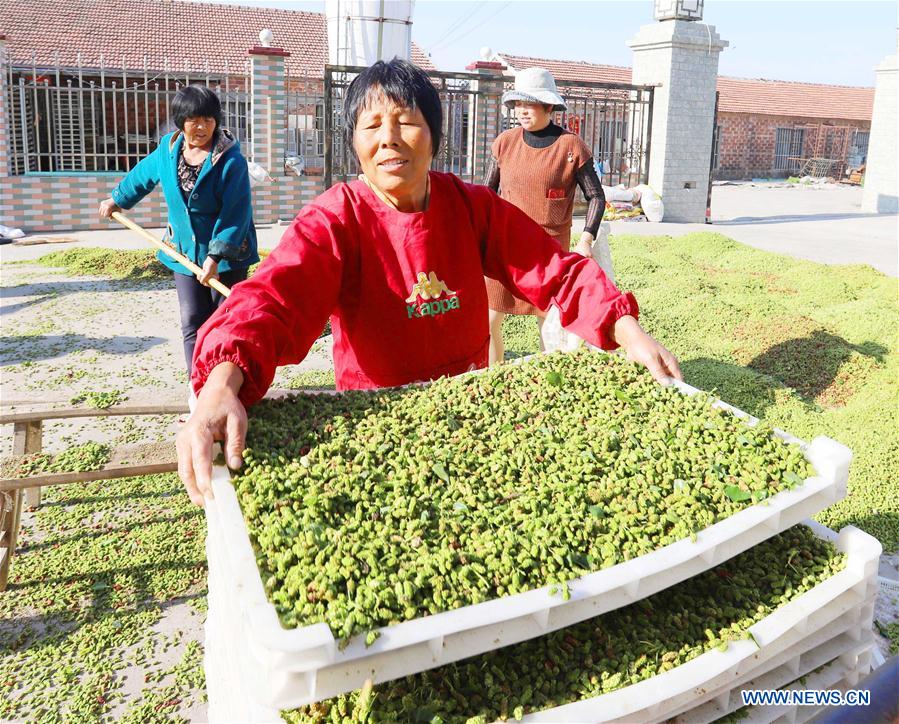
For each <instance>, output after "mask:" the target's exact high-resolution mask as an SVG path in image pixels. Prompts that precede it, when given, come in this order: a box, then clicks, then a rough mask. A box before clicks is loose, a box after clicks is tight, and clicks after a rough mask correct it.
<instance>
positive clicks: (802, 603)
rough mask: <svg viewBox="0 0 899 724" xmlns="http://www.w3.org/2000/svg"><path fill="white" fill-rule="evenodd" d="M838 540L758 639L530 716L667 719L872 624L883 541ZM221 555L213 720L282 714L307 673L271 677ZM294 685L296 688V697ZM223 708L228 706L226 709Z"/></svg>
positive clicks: (212, 617) (212, 632)
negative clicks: (832, 562) (826, 566)
mask: <svg viewBox="0 0 899 724" xmlns="http://www.w3.org/2000/svg"><path fill="white" fill-rule="evenodd" d="M824 530H825V531H826V529H824ZM828 532H829V531H828ZM836 544H837V547H838V548H839V549H840V550H841V551H843V552H844V553H846V554H847V556H848V560H847V566H846V568H845V569H844V570H842V571H840V572H839V573H838V574H836V575H835V576H833V577H832V578H830V579H828V580H827V581H824V582H823V583H821V584H819V585H818V586H816V587H815V588H814V589H813V590H811V591H808V592H807V593H805V594H803V595H802V596H800V597H799V598H797V599H796V600H794V601H792V602H790V603H789V604H787V605H786V606H784V607H782V608H781V609H778V610H777V611H776V612H775V613H773V614H771V615H769V616H767V617H766V618H765V619H763V620H762V621H760V622H759V623H757V624H755V625H754V626H753V627H752V628H751V629H750V630H751V632H752V634H753V637H754V640H755V641H757V642H758V644H759V645H756V643H754V642H753V640H745V641H739V642H735V643H732V644H731V645H730V646H729V648H728V649H727V651H726V652H720V651H717V650H715V651H711V652H708V653H706V654H703V655H702V656H700V657H697V658H696V659H694V660H693V661H691V662H688V663H687V664H684V665H682V666H679V667H677V668H676V669H672V670H671V671H668V672H666V673H665V674H662V675H660V676H656V677H653V678H652V679H650V680H647V681H643V682H640V683H638V684H634V685H632V686H629V687H627V688H625V689H621V690H619V691H616V692H612V693H610V694H606V695H603V696H600V697H595V698H594V699H590V700H585V701H581V702H575V703H572V704H568V705H565V706H562V707H557V708H555V709H551V710H545V711H543V712H537V713H534V714H531V715H529V717H526V720H527V721H553V722H558V721H608V720H613V719H626V720H629V721H634V720H639V721H654V720H657V719H666V718H668V717H670V716H673V715H674V714H676V713H677V712H680V711H684V710H689V709H690V708H691V707H695V706H696V704H697V703H701V702H702V701H704V700H705V699H707V698H709V697H715V696H720V692H721V691H723V690H728V689H730V688H732V687H733V686H734V682H735V681H738V680H739V679H741V678H746V677H751V676H755V675H757V673H758V672H759V671H760V670H762V669H763V668H764V665H765V662H766V661H772V663H771V664H770V666H777V665H780V663H782V662H780V660H779V659H778V658H777V657H778V656H780V657H781V658H783V657H784V656H786V657H787V658H788V657H789V656H792V655H794V653H795V652H797V651H800V652H801V650H802V649H801V647H800V642H802V641H806V642H807V643H808V644H809V645H818V644H820V643H821V642H822V641H826V640H827V639H828V638H830V637H833V636H834V635H836V634H839V633H840V632H841V630H844V629H847V628H849V629H852V628H855V629H857V628H859V627H861V628H862V630H864V629H865V628H867V629H868V630H870V618H871V613H872V605H871V601H870V599H871V597H872V596H873V595H874V592H875V591H876V586H877V583H876V570H877V560H878V557H879V554H880V545H879V543H877V541H876V540H875V539H873V538H871V537H870V536H868V535H867V534H865V533H862V532H861V531H859V530H857V529H855V528H846V529H844V530H843V531H842V532H841V533H840V534H839V536H838V538H837V541H836ZM211 545H212V543H211ZM221 562H222V561H221V559H220V558H215V557H213V559H211V560H210V574H209V619H208V623H207V635H208V638H207V643H208V646H207V651H206V655H207V686H208V690H209V701H210V714H209V716H210V720H214V721H237V720H240V719H244V720H246V719H250V720H253V721H269V720H271V721H276V720H277V719H278V709H281V708H290V707H293V706H299V705H301V703H305V702H301V703H296V704H294V703H287V704H281V703H277V704H272V703H271V702H270V701H269V700H267V699H266V697H265V696H264V694H265V692H266V690H267V689H268V688H269V687H271V685H272V684H274V686H276V687H277V688H278V689H279V691H282V692H285V696H284V697H283V698H285V699H290V698H294V699H300V698H302V697H303V696H305V692H306V689H305V687H306V686H307V685H308V676H309V674H298V673H293V674H290V673H287V674H275V676H276V677H277V679H278V680H277V681H276V682H272V681H270V678H269V677H271V676H272V674H271V673H270V672H267V671H266V670H265V669H264V668H263V667H261V666H259V664H258V661H257V660H256V657H255V656H254V655H253V649H252V646H251V644H250V642H249V640H248V639H247V631H246V630H245V629H244V627H243V626H242V625H241V623H240V619H239V618H236V616H237V612H238V611H239V607H238V606H237V603H236V600H235V599H234V597H233V596H231V595H229V593H228V591H227V587H226V586H225V585H224V581H223V580H222V578H220V577H219V574H220V573H221V570H220V565H219V564H221ZM216 626H218V627H219V628H218V629H217V632H216V628H215V627H216ZM822 630H824V633H822ZM216 638H217V639H218V640H215V639H216ZM223 639H224V641H223ZM760 646H761V648H760ZM224 648H227V649H229V651H230V653H228V655H227V659H228V660H229V661H230V663H229V664H225V663H224V661H223V660H220V658H221V657H224V656H225V654H224V653H222V650H223V649H224ZM217 666H218V668H216V667H217ZM770 666H769V667H770ZM335 688H339V687H335ZM241 690H242V693H241ZM292 691H296V692H297V694H298V695H297V696H296V697H291V696H290V693H291V692H292ZM235 697H237V699H236V700H235ZM325 698H327V697H325ZM224 699H231V703H230V704H228V705H226V706H222V705H221V704H220V703H219V702H221V701H223V700H224ZM222 711H223V712H226V713H224V714H221V715H220V714H219V712H222ZM597 712H599V714H598V713H597Z"/></svg>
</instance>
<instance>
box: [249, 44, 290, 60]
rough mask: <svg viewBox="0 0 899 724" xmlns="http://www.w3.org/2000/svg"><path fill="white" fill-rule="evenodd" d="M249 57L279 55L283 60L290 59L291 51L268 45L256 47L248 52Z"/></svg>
mask: <svg viewBox="0 0 899 724" xmlns="http://www.w3.org/2000/svg"><path fill="white" fill-rule="evenodd" d="M247 54H248V55H277V56H279V57H281V58H289V57H290V51H288V50H284V48H272V47H269V46H267V45H254V46H253V47H252V48H250V49H249V50H248V51H247Z"/></svg>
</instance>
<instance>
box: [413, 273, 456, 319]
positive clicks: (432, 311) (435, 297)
mask: <svg viewBox="0 0 899 724" xmlns="http://www.w3.org/2000/svg"><path fill="white" fill-rule="evenodd" d="M458 308H459V296H458V295H457V294H456V292H454V291H453V290H452V289H450V288H449V287H448V286H447V285H446V283H445V282H443V281H441V280H440V279H438V278H437V275H436V274H435V273H434V272H430V273H428V274H425V273H424V272H418V281H417V282H415V284H413V285H412V292H411V293H410V294H409V296H408V297H407V299H406V317H407V318H408V319H413V318H416V319H417V318H419V317H433V316H435V315H438V314H446V313H447V312H449V311H451V310H453V309H458Z"/></svg>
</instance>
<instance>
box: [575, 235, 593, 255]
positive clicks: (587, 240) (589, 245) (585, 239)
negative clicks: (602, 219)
mask: <svg viewBox="0 0 899 724" xmlns="http://www.w3.org/2000/svg"><path fill="white" fill-rule="evenodd" d="M572 251H573V252H575V253H577V254H580V255H581V256H585V257H587V258H588V259H592V258H593V234H591V233H590V232H589V231H585V232H583V233H582V234H581V239H580V241H578V243H577V246H575V247H574V249H572Z"/></svg>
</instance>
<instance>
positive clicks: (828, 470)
mask: <svg viewBox="0 0 899 724" xmlns="http://www.w3.org/2000/svg"><path fill="white" fill-rule="evenodd" d="M804 450H805V452H806V456H807V457H808V458H809V461H810V462H811V463H812V465H813V466H814V467H815V468H816V472H818V473H819V475H816V476H813V477H810V478H808V479H806V480H805V481H804V483H803V484H802V485H799V486H797V487H796V488H794V489H792V490H784V491H782V492H780V493H778V494H777V495H775V496H774V497H772V498H769V499H768V500H766V501H764V504H756V505H753V506H750V507H749V508H746V509H744V510H742V511H740V512H738V513H736V514H734V515H732V516H730V517H729V518H727V519H725V520H722V521H719V522H718V523H716V524H714V525H712V526H710V527H709V528H706V529H704V530H702V531H700V532H699V533H698V534H697V540H696V541H695V542H693V541H691V540H690V539H689V538H685V539H682V540H680V541H677V542H675V543H671V544H669V545H668V546H665V547H663V548H660V549H657V550H655V551H652V552H651V553H647V554H645V555H643V556H640V557H638V558H634V559H631V560H629V561H625V562H624V563H619V564H617V565H615V566H612V567H610V568H606V569H603V570H600V571H596V572H594V573H590V574H587V575H586V576H582V577H581V578H579V579H574V580H573V581H571V582H569V584H568V585H569V591H570V593H571V599H570V600H572V601H576V600H578V599H579V598H586V597H590V596H595V595H598V594H600V593H604V592H608V591H611V590H614V589H618V588H622V587H626V586H636V585H639V584H641V583H645V582H646V581H647V580H648V579H650V578H651V577H652V576H658V575H660V574H661V573H664V572H665V571H667V570H668V569H670V568H671V567H672V566H673V565H677V564H680V563H685V562H687V561H688V560H691V559H697V558H703V556H704V555H706V556H709V558H710V562H709V563H708V564H707V565H706V566H705V568H711V567H713V566H714V565H717V562H716V561H715V560H714V558H711V555H712V554H713V552H714V550H715V548H717V547H718V546H720V545H723V544H725V543H729V542H731V541H732V540H733V539H734V538H736V537H738V536H739V535H740V534H745V533H748V532H749V531H753V530H755V531H757V530H759V529H760V528H759V527H760V526H767V527H766V528H765V531H766V535H765V536H764V538H763V539H765V538H769V537H771V536H773V535H776V534H777V533H780V532H782V531H783V530H784V529H786V528H787V527H789V525H784V524H782V523H781V520H782V518H783V517H784V513H786V512H788V511H789V510H790V508H791V507H793V506H797V505H798V504H800V503H802V502H803V501H805V500H807V499H809V498H812V497H814V496H816V495H819V494H822V493H823V494H824V497H825V498H826V499H827V500H826V501H822V503H821V506H820V507H819V509H821V508H823V507H826V505H829V504H831V503H832V502H835V501H836V500H837V499H839V497H841V495H842V494H844V491H845V484H846V479H845V478H846V472H847V469H848V459H849V457H850V453H849V451H848V449H847V448H845V447H844V446H843V445H841V444H840V443H837V442H835V441H833V440H830V439H829V438H826V437H817V438H815V439H814V440H813V441H812V443H811V444H809V445H806V446H805V448H804ZM816 463H817V465H816ZM212 487H213V493H214V496H215V499H214V501H207V503H206V509H207V517H209V516H210V514H212V515H215V514H219V515H220V516H221V518H222V523H223V524H224V525H226V526H227V527H228V528H229V529H230V531H231V535H229V536H227V541H228V543H227V548H228V553H229V554H230V555H229V559H230V562H231V563H232V565H233V566H234V568H235V569H236V570H235V575H236V578H237V580H238V582H239V585H240V586H241V587H242V588H243V592H244V595H246V597H247V599H246V600H245V603H246V608H247V613H248V615H249V618H250V621H251V623H250V625H251V626H253V628H254V629H255V633H256V635H257V636H258V638H259V640H260V641H262V642H264V643H265V645H268V646H269V647H271V648H273V649H276V650H281V651H285V652H299V651H302V650H305V649H308V648H311V647H315V646H321V645H327V644H332V645H335V648H336V641H335V639H334V637H333V635H332V634H331V631H330V629H329V628H328V626H327V624H324V623H318V624H312V625H310V626H306V627H302V628H294V629H285V628H283V627H282V626H281V624H280V621H279V620H278V616H277V613H276V610H275V607H274V605H273V604H272V603H270V602H269V601H268V598H267V597H266V595H265V591H264V589H263V587H262V580H261V577H260V574H259V571H258V568H257V566H256V560H255V554H254V552H253V549H252V546H251V544H250V539H249V533H248V531H247V528H246V524H245V522H244V519H243V515H242V514H241V511H240V506H239V504H238V501H237V496H236V494H235V492H234V489H233V487H232V486H231V484H230V475H229V473H228V470H227V468H225V467H223V466H215V468H214V470H213V481H212ZM814 512H818V511H817V510H814V511H806V512H805V515H811V514H812V513H814ZM210 524H213V521H210ZM746 547H747V548H748V547H749V546H748V545H747V546H746ZM744 550H745V548H744ZM674 582H677V581H674ZM672 583H673V582H669V583H667V585H672ZM550 588H551V587H550V586H544V587H542V588H538V589H532V590H530V591H526V592H523V593H519V594H514V595H511V596H504V597H502V598H499V599H494V600H492V601H486V602H483V603H478V604H474V605H471V606H466V607H464V608H460V609H455V610H452V611H445V612H442V613H438V614H434V615H431V616H427V617H422V618H419V619H414V620H410V621H405V622H403V623H400V624H395V625H393V626H384V627H381V628H379V629H377V630H378V631H379V633H380V634H381V637H380V638H379V639H378V640H377V641H376V642H375V643H374V645H373V646H371V647H367V648H366V647H365V645H364V641H363V639H364V636H357V637H355V642H354V641H351V642H350V645H349V646H348V647H347V648H346V649H345V650H344V651H340V652H335V660H345V661H349V660H352V659H357V658H363V657H364V656H365V655H368V654H371V653H376V652H380V651H385V650H387V649H388V642H390V641H396V640H397V639H399V637H400V635H401V632H409V634H411V635H409V636H406V637H403V638H404V639H405V640H404V641H403V642H402V644H401V645H403V646H405V645H410V644H412V643H415V642H416V641H422V640H428V639H432V638H434V637H436V636H446V635H450V634H452V633H456V632H458V631H462V630H466V629H469V628H472V627H474V626H475V625H478V626H480V625H486V624H488V623H491V622H498V621H502V620H504V619H505V618H507V617H505V616H503V615H502V614H503V613H505V610H508V609H509V604H510V603H511V602H513V601H514V602H515V604H516V608H517V609H518V610H517V611H516V612H515V613H514V616H520V615H524V614H528V613H530V614H539V613H541V612H543V611H548V610H549V609H551V608H554V607H556V606H563V605H565V604H566V603H567V602H566V601H564V600H562V597H561V595H555V596H550V594H549V591H550ZM646 595H649V593H647V594H646ZM635 600H637V599H635ZM496 614H500V615H499V616H498V615H496ZM473 618H479V619H480V621H479V622H478V623H477V624H473V623H471V621H472V619H473ZM415 628H419V629H421V630H420V631H416V632H414V633H413V629H415ZM354 643H355V646H354Z"/></svg>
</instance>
